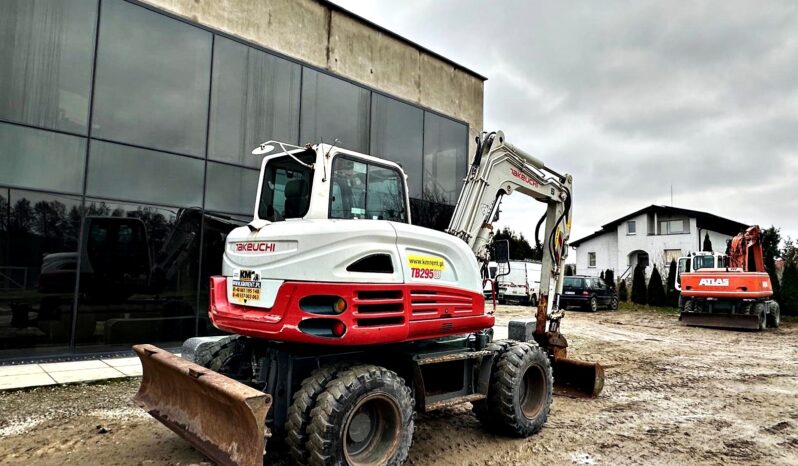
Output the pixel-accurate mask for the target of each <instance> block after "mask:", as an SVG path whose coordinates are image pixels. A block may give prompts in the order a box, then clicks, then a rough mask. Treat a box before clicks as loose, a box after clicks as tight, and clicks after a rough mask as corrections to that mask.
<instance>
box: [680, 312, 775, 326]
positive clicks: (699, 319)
mask: <svg viewBox="0 0 798 466" xmlns="http://www.w3.org/2000/svg"><path fill="white" fill-rule="evenodd" d="M679 320H680V321H681V322H682V323H683V324H684V325H689V326H692V327H716V328H734V329H741V330H759V316H758V315H755V314H709V313H703V312H683V313H682V314H681V315H680V316H679Z"/></svg>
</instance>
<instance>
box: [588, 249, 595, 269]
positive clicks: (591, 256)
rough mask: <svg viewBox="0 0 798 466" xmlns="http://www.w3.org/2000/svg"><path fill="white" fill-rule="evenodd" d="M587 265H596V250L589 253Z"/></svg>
mask: <svg viewBox="0 0 798 466" xmlns="http://www.w3.org/2000/svg"><path fill="white" fill-rule="evenodd" d="M587 266H588V267H595V266H596V253H595V252H589V253H587Z"/></svg>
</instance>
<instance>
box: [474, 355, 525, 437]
mask: <svg viewBox="0 0 798 466" xmlns="http://www.w3.org/2000/svg"><path fill="white" fill-rule="evenodd" d="M514 343H516V342H515V341H513V340H496V341H492V342H491V343H490V344H489V345H488V346H486V347H485V349H486V350H490V351H493V353H494V354H495V356H494V359H493V367H494V368H495V367H496V362H497V361H498V360H499V357H500V356H501V355H502V354H504V352H505V351H507V348H509V347H510V346H511V345H513V344H514ZM492 378H493V370H492V371H491V379H492ZM488 394H490V388H489V389H488ZM471 405H472V408H471V410H472V411H473V412H474V415H475V416H476V417H477V419H478V420H479V422H480V423H481V424H482V425H483V426H485V428H486V429H488V430H490V431H495V430H497V428H498V427H497V424H498V420H497V418H496V417H495V416H494V415H493V413H492V412H491V409H490V402H489V401H488V400H478V401H474V402H473V403H471Z"/></svg>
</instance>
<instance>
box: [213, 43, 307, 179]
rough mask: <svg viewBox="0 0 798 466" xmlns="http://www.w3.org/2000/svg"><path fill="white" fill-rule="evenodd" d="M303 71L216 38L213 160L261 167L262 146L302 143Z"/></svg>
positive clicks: (295, 66)
mask: <svg viewBox="0 0 798 466" xmlns="http://www.w3.org/2000/svg"><path fill="white" fill-rule="evenodd" d="M301 71H302V68H301V67H300V65H297V64H296V63H291V62H289V61H287V60H283V59H282V58H278V57H275V56H273V55H269V54H268V53H265V52H261V51H260V50H256V49H253V48H252V47H247V46H246V45H244V44H240V43H238V42H235V41H232V40H230V39H226V38H224V37H221V36H216V39H215V41H214V53H213V91H212V92H213V96H212V97H211V133H210V136H209V137H210V144H209V145H210V148H209V153H208V157H210V158H213V159H217V160H224V161H228V162H233V163H238V164H242V165H249V166H252V167H259V166H260V161H261V159H260V157H255V156H253V155H251V154H250V152H251V151H252V149H254V148H255V147H256V146H257V145H258V144H260V143H262V142H264V141H268V140H277V141H283V142H290V143H293V144H296V143H297V141H298V139H299V134H298V133H299V85H300V73H301Z"/></svg>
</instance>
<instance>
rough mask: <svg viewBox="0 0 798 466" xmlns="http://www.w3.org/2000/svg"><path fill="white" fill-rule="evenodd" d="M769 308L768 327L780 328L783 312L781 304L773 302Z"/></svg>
mask: <svg viewBox="0 0 798 466" xmlns="http://www.w3.org/2000/svg"><path fill="white" fill-rule="evenodd" d="M768 307H769V308H770V312H769V313H768V322H767V325H768V327H770V328H779V325H781V310H780V309H779V303H777V302H776V301H771V302H770V305H769V306H768Z"/></svg>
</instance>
